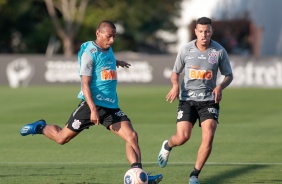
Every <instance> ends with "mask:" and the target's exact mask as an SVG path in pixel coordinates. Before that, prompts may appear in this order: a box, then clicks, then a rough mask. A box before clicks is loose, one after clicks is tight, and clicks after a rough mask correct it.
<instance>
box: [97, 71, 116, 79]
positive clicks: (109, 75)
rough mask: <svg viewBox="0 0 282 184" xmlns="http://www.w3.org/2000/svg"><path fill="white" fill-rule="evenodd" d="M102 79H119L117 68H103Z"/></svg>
mask: <svg viewBox="0 0 282 184" xmlns="http://www.w3.org/2000/svg"><path fill="white" fill-rule="evenodd" d="M101 79H102V80H117V72H116V71H115V70H105V69H104V70H102V71H101Z"/></svg>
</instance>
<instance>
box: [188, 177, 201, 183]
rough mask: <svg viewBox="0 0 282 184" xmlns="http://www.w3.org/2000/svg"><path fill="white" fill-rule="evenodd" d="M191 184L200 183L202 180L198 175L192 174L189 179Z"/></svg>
mask: <svg viewBox="0 0 282 184" xmlns="http://www.w3.org/2000/svg"><path fill="white" fill-rule="evenodd" d="M189 184H200V182H199V180H198V178H197V177H196V176H191V177H190V179H189Z"/></svg>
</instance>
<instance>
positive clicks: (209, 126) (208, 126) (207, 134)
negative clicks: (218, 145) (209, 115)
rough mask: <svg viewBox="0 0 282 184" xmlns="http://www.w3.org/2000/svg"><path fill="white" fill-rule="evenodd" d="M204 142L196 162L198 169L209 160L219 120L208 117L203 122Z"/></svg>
mask: <svg viewBox="0 0 282 184" xmlns="http://www.w3.org/2000/svg"><path fill="white" fill-rule="evenodd" d="M201 127H202V142H201V145H200V148H199V150H198V156H197V160H196V164H195V168H196V169H197V170H201V169H202V168H203V166H204V164H205V162H206V161H207V159H208V157H209V155H210V153H211V151H212V144H213V139H214V135H215V131H216V127H217V122H216V121H215V120H213V119H207V120H205V121H204V122H202V123H201Z"/></svg>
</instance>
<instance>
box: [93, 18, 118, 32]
mask: <svg viewBox="0 0 282 184" xmlns="http://www.w3.org/2000/svg"><path fill="white" fill-rule="evenodd" d="M106 26H108V27H110V28H112V29H116V26H115V25H114V23H112V22H111V21H108V20H103V21H101V22H100V23H99V24H98V26H97V28H96V30H99V29H102V28H104V27H106Z"/></svg>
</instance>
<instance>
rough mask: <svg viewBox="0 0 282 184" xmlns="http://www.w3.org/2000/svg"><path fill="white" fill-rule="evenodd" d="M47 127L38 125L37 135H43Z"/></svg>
mask: <svg viewBox="0 0 282 184" xmlns="http://www.w3.org/2000/svg"><path fill="white" fill-rule="evenodd" d="M44 127H45V126H41V125H37V126H36V128H35V131H36V133H37V134H43V128H44Z"/></svg>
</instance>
